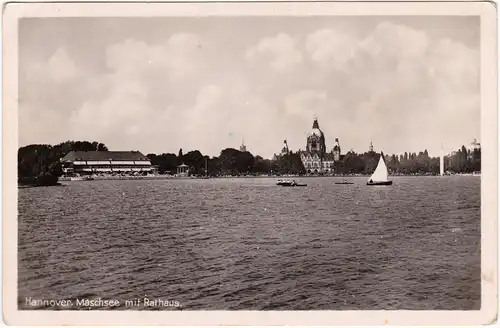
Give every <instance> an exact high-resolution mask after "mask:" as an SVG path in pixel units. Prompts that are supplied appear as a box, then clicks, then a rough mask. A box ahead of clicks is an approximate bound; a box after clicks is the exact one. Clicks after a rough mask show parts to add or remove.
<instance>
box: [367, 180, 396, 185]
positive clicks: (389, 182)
mask: <svg viewBox="0 0 500 328" xmlns="http://www.w3.org/2000/svg"><path fill="white" fill-rule="evenodd" d="M366 184H367V185H368V186H390V185H392V181H382V182H367V183H366Z"/></svg>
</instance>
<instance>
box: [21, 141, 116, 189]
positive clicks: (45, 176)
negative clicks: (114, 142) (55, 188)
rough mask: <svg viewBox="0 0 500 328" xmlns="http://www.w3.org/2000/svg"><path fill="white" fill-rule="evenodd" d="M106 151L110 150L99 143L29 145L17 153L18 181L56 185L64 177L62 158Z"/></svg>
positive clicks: (39, 184)
mask: <svg viewBox="0 0 500 328" xmlns="http://www.w3.org/2000/svg"><path fill="white" fill-rule="evenodd" d="M73 150H75V151H93V150H99V151H106V150H108V148H107V147H106V146H105V145H104V144H102V143H98V142H95V141H94V142H88V141H66V142H63V143H60V144H58V145H55V146H51V145H28V146H25V147H21V148H19V151H18V153H17V163H18V165H17V180H18V182H19V183H20V184H23V185H32V186H51V185H56V184H57V180H58V178H59V177H60V176H61V175H62V173H63V172H62V166H61V163H60V158H62V157H64V156H66V154H68V153H69V152H70V151H73Z"/></svg>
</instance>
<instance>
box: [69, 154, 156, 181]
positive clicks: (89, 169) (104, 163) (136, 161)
mask: <svg viewBox="0 0 500 328" xmlns="http://www.w3.org/2000/svg"><path fill="white" fill-rule="evenodd" d="M60 161H61V163H62V165H63V172H64V173H65V174H67V175H72V174H80V175H88V174H99V173H103V174H105V173H107V174H112V173H120V174H121V173H128V174H133V173H141V172H143V173H151V172H153V166H152V165H151V161H150V160H149V158H147V157H146V156H144V155H143V154H142V153H141V152H139V151H72V152H70V153H68V154H67V155H66V156H64V157H63V158H61V160H60Z"/></svg>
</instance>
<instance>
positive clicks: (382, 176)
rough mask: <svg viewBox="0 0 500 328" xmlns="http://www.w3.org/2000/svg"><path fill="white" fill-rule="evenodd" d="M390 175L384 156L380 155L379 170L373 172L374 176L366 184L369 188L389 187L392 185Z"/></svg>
mask: <svg viewBox="0 0 500 328" xmlns="http://www.w3.org/2000/svg"><path fill="white" fill-rule="evenodd" d="M388 176H389V173H388V171H387V166H386V165H385V162H384V155H383V154H382V153H381V154H380V159H379V161H378V165H377V168H376V169H375V171H374V172H373V174H372V176H371V177H370V179H368V181H367V182H366V184H367V185H369V186H389V185H392V181H389V179H388Z"/></svg>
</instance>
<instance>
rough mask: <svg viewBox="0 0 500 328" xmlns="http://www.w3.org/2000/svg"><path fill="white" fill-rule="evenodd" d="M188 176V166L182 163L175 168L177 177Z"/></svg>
mask: <svg viewBox="0 0 500 328" xmlns="http://www.w3.org/2000/svg"><path fill="white" fill-rule="evenodd" d="M188 175H189V166H187V165H186V164H184V163H182V164H181V165H178V166H177V176H179V177H187V176H188Z"/></svg>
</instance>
